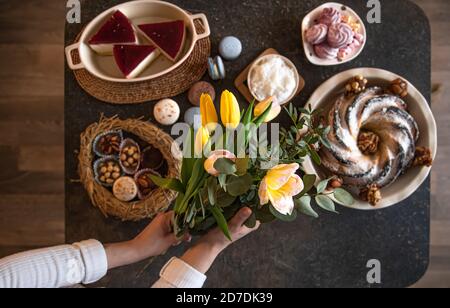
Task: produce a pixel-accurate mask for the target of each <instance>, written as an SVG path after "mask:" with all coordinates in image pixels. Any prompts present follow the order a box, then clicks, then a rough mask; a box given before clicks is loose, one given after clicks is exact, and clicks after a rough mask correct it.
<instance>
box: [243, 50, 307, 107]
mask: <svg viewBox="0 0 450 308" xmlns="http://www.w3.org/2000/svg"><path fill="white" fill-rule="evenodd" d="M270 58H280V59H282V60H283V62H284V63H285V64H286V65H287V66H288V67H289V68H291V69H292V71H293V72H294V78H295V88H294V90H293V92H292V94H291V95H290V96H289V97H288V98H287V99H285V100H283V101H280V102H278V103H279V104H280V105H285V104H287V103H288V102H290V101H291V100H292V98H294V96H295V95H296V94H297V92H298V87H299V85H300V75H299V73H298V71H297V68H296V67H295V65H294V63H292V61H291V60H289V59H288V58H286V57H284V56H281V55H266V56H263V57H261V58H259V59H257V60H256V61H255V62H253V64H252V65H251V67H250V70H249V71H248V76H247V83H248V88H249V90H250V93H251V94H252V96H253V97H254V98H255V99H257V97H258V95H256V94H255V90H254V88H253V87H252V84H253V81H252V76H253V73H254V70H255V68H256V66H258V65H259V64H261V63H262V62H264V61H267V60H268V59H270ZM266 98H267V97H266ZM264 99H265V98H264Z"/></svg>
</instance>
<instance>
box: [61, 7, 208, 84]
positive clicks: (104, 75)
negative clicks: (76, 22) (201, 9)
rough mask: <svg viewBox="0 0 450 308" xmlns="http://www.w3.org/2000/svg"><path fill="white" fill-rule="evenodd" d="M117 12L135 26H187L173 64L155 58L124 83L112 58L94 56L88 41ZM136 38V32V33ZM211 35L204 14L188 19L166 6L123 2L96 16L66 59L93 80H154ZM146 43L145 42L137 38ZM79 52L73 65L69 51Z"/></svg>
mask: <svg viewBox="0 0 450 308" xmlns="http://www.w3.org/2000/svg"><path fill="white" fill-rule="evenodd" d="M117 10H120V11H121V12H122V13H124V14H125V15H126V16H127V17H128V18H129V19H130V20H131V22H132V23H133V24H134V25H135V28H137V27H136V26H137V25H139V24H145V23H154V22H165V21H172V20H184V23H185V25H186V31H187V32H186V40H185V45H184V50H183V52H182V54H181V56H180V57H179V60H178V61H177V62H176V63H173V62H171V61H170V60H168V59H167V58H166V57H164V56H160V57H158V59H156V60H155V61H154V62H153V63H152V64H151V65H150V66H149V67H148V68H147V69H146V70H144V71H143V72H142V73H141V74H140V76H139V77H137V78H132V79H126V78H125V77H124V76H123V74H122V73H121V72H120V70H119V68H118V67H117V65H116V63H115V61H114V57H111V56H109V57H108V56H100V55H97V54H96V53H95V52H94V51H93V50H92V49H91V48H90V47H89V43H88V41H89V39H90V38H91V37H92V36H93V35H94V34H95V33H97V31H98V30H99V29H100V27H101V26H102V25H103V24H104V22H105V21H106V20H107V19H108V18H109V17H110V16H111V15H112V14H113V13H114V12H115V11H117ZM195 20H200V21H201V22H202V24H203V28H204V33H202V34H198V33H197V31H196V30H195V25H194V21H195ZM138 34H139V31H138ZM209 35H210V29H209V24H208V20H207V18H206V16H205V15H204V14H196V15H189V14H188V13H187V12H186V11H184V10H182V9H181V8H179V7H177V6H176V5H173V4H171V3H168V2H163V1H154V0H138V1H131V2H126V3H123V4H120V5H117V6H115V7H112V8H110V9H108V10H106V11H105V12H103V13H101V14H100V15H98V16H97V17H96V18H95V19H94V20H92V21H91V22H90V23H89V24H88V25H87V26H86V28H85V30H84V31H83V34H82V35H81V38H80V40H79V42H78V43H76V44H73V45H71V46H68V47H66V50H65V52H66V59H67V63H68V65H69V67H70V68H71V69H72V70H78V69H86V70H88V71H89V72H90V73H91V74H93V75H94V76H96V77H98V78H101V79H103V80H107V81H111V82H138V81H145V80H150V79H154V78H157V77H159V76H162V75H165V74H167V73H169V72H171V71H172V70H174V69H175V68H177V67H179V66H180V65H181V64H182V63H183V62H184V61H186V60H187V58H188V57H189V56H190V54H191V53H192V51H193V50H194V47H195V44H196V43H197V41H198V40H201V39H203V38H205V37H208V36H209ZM140 39H141V40H145V39H144V38H140ZM76 49H78V52H79V54H80V59H81V62H80V63H79V64H75V63H74V62H73V59H72V56H71V54H72V51H74V50H76Z"/></svg>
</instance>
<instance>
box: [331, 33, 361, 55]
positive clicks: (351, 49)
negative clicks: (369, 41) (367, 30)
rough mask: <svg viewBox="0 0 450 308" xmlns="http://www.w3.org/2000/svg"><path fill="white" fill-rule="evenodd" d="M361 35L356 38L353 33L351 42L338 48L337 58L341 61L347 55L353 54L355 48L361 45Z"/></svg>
mask: <svg viewBox="0 0 450 308" xmlns="http://www.w3.org/2000/svg"><path fill="white" fill-rule="evenodd" d="M361 37H362V40H364V36H362V35H361ZM361 37H358V38H357V37H356V35H355V37H354V39H353V42H352V43H351V44H349V45H347V46H345V47H342V48H340V49H339V52H338V55H337V57H338V59H339V60H341V61H342V60H344V59H345V58H347V57H348V56H350V55H351V54H353V53H354V51H355V50H357V49H358V48H359V47H361V45H362V43H363V42H362V41H361Z"/></svg>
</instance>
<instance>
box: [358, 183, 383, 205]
mask: <svg viewBox="0 0 450 308" xmlns="http://www.w3.org/2000/svg"><path fill="white" fill-rule="evenodd" d="M359 197H360V198H361V200H363V201H366V202H369V203H370V204H371V205H372V206H377V204H378V203H380V201H381V199H382V196H381V191H380V188H379V187H378V185H377V184H372V185H369V186H367V187H366V188H364V189H362V190H361V192H360V194H359Z"/></svg>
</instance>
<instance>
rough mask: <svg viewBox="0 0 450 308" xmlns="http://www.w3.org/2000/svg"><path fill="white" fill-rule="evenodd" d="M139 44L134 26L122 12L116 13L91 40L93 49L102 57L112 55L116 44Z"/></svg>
mask: <svg viewBox="0 0 450 308" xmlns="http://www.w3.org/2000/svg"><path fill="white" fill-rule="evenodd" d="M137 43H138V38H137V35H136V32H135V30H134V28H133V25H132V24H131V21H130V20H129V19H128V17H127V16H125V15H124V14H123V13H122V12H121V11H116V12H115V13H114V14H113V15H112V16H111V18H109V19H108V21H106V22H105V24H103V26H102V27H101V28H100V30H99V31H98V32H97V33H96V34H95V35H94V36H93V37H92V38H91V39H90V40H89V45H90V46H91V48H92V49H93V50H94V51H95V52H97V53H98V54H100V55H112V54H113V47H114V45H115V44H121V45H124V44H137Z"/></svg>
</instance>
